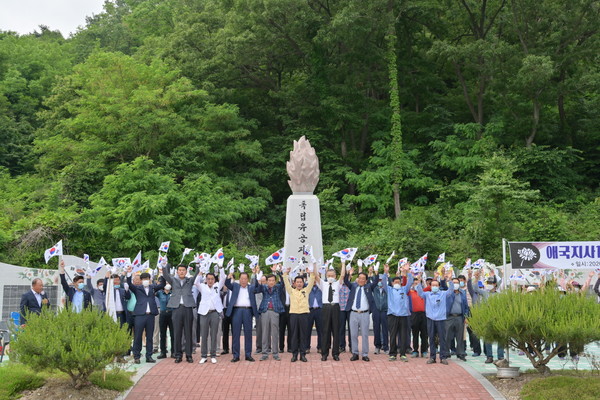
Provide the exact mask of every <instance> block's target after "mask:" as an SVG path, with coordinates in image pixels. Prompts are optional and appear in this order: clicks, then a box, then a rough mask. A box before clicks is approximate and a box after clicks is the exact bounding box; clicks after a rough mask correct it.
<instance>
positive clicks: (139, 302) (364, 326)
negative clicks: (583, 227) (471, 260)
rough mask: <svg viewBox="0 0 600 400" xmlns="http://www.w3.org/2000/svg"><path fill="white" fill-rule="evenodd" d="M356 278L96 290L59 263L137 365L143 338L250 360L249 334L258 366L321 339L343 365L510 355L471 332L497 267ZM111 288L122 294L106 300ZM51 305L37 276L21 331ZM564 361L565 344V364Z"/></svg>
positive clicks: (165, 349) (214, 278)
mask: <svg viewBox="0 0 600 400" xmlns="http://www.w3.org/2000/svg"><path fill="white" fill-rule="evenodd" d="M356 272H358V274H357V275H356V276H355V275H354V273H355V270H354V269H353V268H349V269H348V270H346V266H345V265H344V263H343V262H342V264H341V268H340V272H339V273H338V272H337V271H336V270H335V269H334V268H333V266H330V267H329V269H327V270H325V271H323V270H321V271H319V270H318V269H317V267H316V265H313V267H312V268H311V267H309V268H308V269H307V270H306V271H303V272H302V273H298V272H297V271H296V270H294V271H291V270H290V269H284V268H282V266H281V265H273V266H272V267H271V271H270V272H269V273H268V274H264V273H263V272H262V271H261V269H260V267H259V266H256V267H255V268H254V269H252V270H251V271H250V273H249V272H240V273H239V275H238V276H237V280H236V279H235V277H234V273H233V272H230V273H229V274H226V272H225V269H223V268H220V269H218V272H217V273H210V272H209V273H203V272H201V269H200V268H197V270H196V272H195V273H194V274H192V273H191V272H190V269H189V268H188V266H187V265H183V264H181V265H178V266H177V267H176V268H171V266H170V265H167V266H166V267H165V268H163V269H161V270H159V274H158V275H157V276H154V277H153V276H152V275H151V274H149V273H147V272H142V273H132V269H131V267H129V268H127V269H125V270H124V271H123V272H122V274H111V272H107V273H106V276H105V278H104V279H98V280H97V281H96V287H94V285H93V282H92V280H91V278H90V277H89V276H85V277H84V276H80V275H78V276H75V277H74V278H73V279H72V284H69V283H68V282H67V279H66V277H65V266H64V262H63V261H62V260H61V261H60V263H59V273H60V282H61V286H62V288H63V290H64V292H65V297H66V306H67V307H68V308H69V309H70V310H72V311H73V312H81V311H82V310H83V309H86V308H91V307H96V308H98V309H99V310H101V311H103V312H106V311H107V306H108V298H109V297H110V298H111V307H114V309H113V310H112V311H113V314H114V316H115V319H116V321H117V322H118V323H119V324H120V325H121V326H123V325H126V326H127V328H128V330H129V331H130V332H131V334H132V337H133V341H132V347H131V349H130V352H129V353H128V354H133V359H134V362H135V363H138V364H139V363H140V360H141V358H142V351H143V348H144V342H145V354H144V355H145V360H146V362H149V363H153V362H155V359H154V358H153V354H158V356H157V358H158V359H164V358H167V357H168V356H169V353H170V357H171V358H173V359H174V362H175V363H181V362H182V361H183V357H184V355H185V360H186V362H188V363H193V362H194V358H193V354H195V353H196V352H197V349H198V348H199V351H200V360H199V363H200V364H204V363H207V362H209V361H210V363H213V364H215V363H217V358H218V357H220V356H223V355H226V354H229V353H230V352H231V355H232V358H231V362H239V361H240V360H241V359H242V354H241V336H242V330H243V336H244V354H243V358H244V360H246V361H249V362H254V361H255V359H254V357H253V354H254V355H255V356H257V357H259V361H265V360H268V359H269V356H271V357H272V359H273V360H276V361H280V360H281V356H282V353H284V351H286V350H287V352H288V353H291V354H292V356H291V361H292V362H296V361H298V360H299V361H301V362H307V361H308V360H307V358H306V354H308V353H309V352H310V351H311V350H312V349H311V336H312V335H313V332H316V336H317V341H316V342H317V346H316V352H317V353H319V354H320V356H321V361H327V360H328V358H329V356H331V358H332V359H333V360H334V361H339V360H340V355H341V354H342V353H345V352H348V353H349V354H351V356H350V360H351V361H357V360H362V361H365V362H368V361H370V358H369V357H370V354H371V353H370V350H373V354H381V353H385V354H386V355H387V357H388V359H389V360H390V361H396V360H400V361H402V362H408V361H409V358H413V359H416V358H423V359H426V360H427V361H426V363H427V364H433V363H436V362H438V360H439V362H440V363H442V364H446V365H447V364H448V361H447V360H448V359H449V358H450V357H452V356H456V358H457V359H458V360H462V361H466V360H467V356H468V354H467V339H468V343H469V346H470V348H471V349H472V353H471V355H470V356H471V357H479V356H481V355H482V352H483V355H484V356H485V361H484V362H485V363H492V362H494V358H496V360H503V359H504V349H503V348H502V346H497V353H496V357H494V356H495V355H494V354H493V352H492V350H493V347H492V343H487V342H483V345H482V343H481V340H480V339H479V338H478V337H477V335H476V334H475V332H473V331H472V330H471V329H470V327H469V326H468V317H469V312H470V308H471V306H472V305H474V304H477V303H479V302H485V301H486V300H487V299H488V298H489V297H490V296H494V295H495V294H496V293H498V292H499V290H500V283H501V279H500V278H499V277H497V276H496V274H495V273H494V271H493V270H492V271H491V272H490V274H489V276H487V277H485V278H484V279H481V270H475V271H473V270H471V269H469V270H468V271H467V272H466V276H465V275H458V276H453V275H454V274H453V272H452V270H445V271H442V272H441V273H438V272H436V273H434V274H433V276H429V277H425V276H424V275H423V273H417V274H415V273H413V272H412V271H411V270H410V267H409V266H408V265H405V266H404V267H402V268H400V269H398V270H397V271H396V274H395V276H390V268H389V266H388V265H387V264H386V265H384V267H383V271H375V270H374V269H373V267H369V268H368V269H365V270H364V271H363V270H362V268H361V269H359V270H358V271H356ZM593 275H594V273H593V272H592V273H590V275H589V277H588V280H587V281H586V283H585V284H584V285H583V286H581V285H579V284H578V283H577V282H574V281H571V282H566V281H565V280H564V277H563V278H562V279H561V287H564V288H563V289H562V290H565V291H567V290H568V291H571V292H578V291H579V292H585V291H586V290H587V288H588V287H589V285H590V282H591V279H592V277H593ZM424 278H425V279H424ZM109 280H111V282H110V284H109ZM599 286H600V279H599V280H598V282H597V283H596V285H595V287H594V291H595V292H596V293H597V294H598V295H599V296H600V287H599ZM108 288H111V289H110V290H111V291H112V293H110V294H109V293H107V289H108ZM525 290H526V291H528V292H530V291H533V290H537V288H536V287H534V286H530V287H528V288H527V289H525ZM49 306H50V302H49V300H48V297H47V296H46V295H45V294H44V292H43V283H42V281H41V280H40V279H34V280H33V281H32V288H31V291H28V292H27V293H25V294H24V295H23V297H22V300H21V315H22V318H21V324H25V323H26V316H27V313H28V312H31V313H39V312H41V310H42V308H44V307H49ZM371 326H372V330H373V337H372V339H371V338H370V336H369V332H370V327H371ZM253 329H255V337H256V340H255V341H254V343H253ZM359 337H361V344H360V348H359ZM371 344H372V346H373V347H371ZM253 350H254V352H253ZM570 350H571V354H570V355H571V357H577V354H578V351H577V349H570ZM565 354H566V349H564V351H563V352H562V353H561V357H564V356H565ZM123 356H125V355H123Z"/></svg>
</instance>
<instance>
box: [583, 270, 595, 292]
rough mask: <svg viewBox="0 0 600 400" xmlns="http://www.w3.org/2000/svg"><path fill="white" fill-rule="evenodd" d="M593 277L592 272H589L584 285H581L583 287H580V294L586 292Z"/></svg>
mask: <svg viewBox="0 0 600 400" xmlns="http://www.w3.org/2000/svg"><path fill="white" fill-rule="evenodd" d="M593 277H594V271H590V273H589V275H588V278H587V279H586V281H585V283H584V284H583V286H582V287H581V292H582V293H585V292H587V290H588V289H589V287H590V284H591V283H592V278H593Z"/></svg>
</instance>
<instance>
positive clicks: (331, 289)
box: [327, 283, 333, 304]
mask: <svg viewBox="0 0 600 400" xmlns="http://www.w3.org/2000/svg"><path fill="white" fill-rule="evenodd" d="M332 285H333V283H330V284H329V296H328V297H327V301H328V302H329V304H331V303H333V286H332Z"/></svg>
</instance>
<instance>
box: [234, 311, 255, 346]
mask: <svg viewBox="0 0 600 400" xmlns="http://www.w3.org/2000/svg"><path fill="white" fill-rule="evenodd" d="M242 326H243V327H244V354H245V356H246V358H250V357H252V309H251V308H241V307H233V312H232V313H231V336H232V339H231V350H232V354H233V358H240V336H241V334H242Z"/></svg>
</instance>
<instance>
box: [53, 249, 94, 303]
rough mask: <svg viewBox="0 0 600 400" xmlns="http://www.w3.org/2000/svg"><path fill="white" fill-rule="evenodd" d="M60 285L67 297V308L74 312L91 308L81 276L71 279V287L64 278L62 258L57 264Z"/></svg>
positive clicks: (89, 296)
mask: <svg viewBox="0 0 600 400" xmlns="http://www.w3.org/2000/svg"><path fill="white" fill-rule="evenodd" d="M58 270H59V274H60V284H61V286H62V288H63V290H64V291H65V294H66V295H67V307H69V305H70V307H71V310H72V311H74V312H81V311H82V310H83V309H84V308H88V307H91V306H92V295H91V294H90V293H89V292H88V291H86V290H85V282H84V279H83V276H80V275H77V276H75V277H74V278H73V286H69V284H68V283H67V279H66V278H65V262H64V261H63V259H62V257H61V259H60V263H59V264H58Z"/></svg>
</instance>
